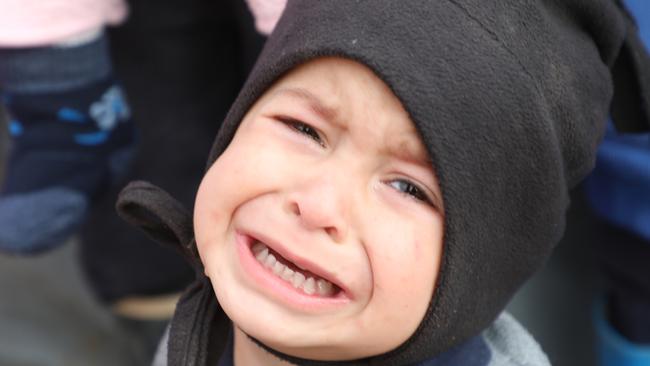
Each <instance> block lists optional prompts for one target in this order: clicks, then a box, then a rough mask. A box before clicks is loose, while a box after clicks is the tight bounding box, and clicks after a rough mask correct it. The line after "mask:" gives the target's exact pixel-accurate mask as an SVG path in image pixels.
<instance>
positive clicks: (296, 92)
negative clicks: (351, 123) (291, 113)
mask: <svg viewBox="0 0 650 366" xmlns="http://www.w3.org/2000/svg"><path fill="white" fill-rule="evenodd" d="M277 93H278V94H288V95H290V96H293V97H296V98H299V99H302V100H304V101H305V102H307V105H308V106H309V108H310V109H311V111H312V112H314V113H315V114H316V115H318V116H319V117H321V118H323V119H325V120H327V121H328V122H331V123H334V124H336V125H339V126H340V127H342V128H344V127H345V126H344V125H343V124H342V123H340V121H339V119H338V111H337V110H336V108H333V107H330V106H328V105H326V104H325V103H323V102H322V101H321V99H320V98H318V97H317V96H316V95H315V94H314V93H312V92H310V91H309V90H307V89H303V88H282V89H280V90H278V91H277Z"/></svg>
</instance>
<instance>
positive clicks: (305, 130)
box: [277, 116, 325, 147]
mask: <svg viewBox="0 0 650 366" xmlns="http://www.w3.org/2000/svg"><path fill="white" fill-rule="evenodd" d="M277 118H278V120H280V121H281V122H282V123H284V124H285V125H287V126H288V127H289V128H291V129H293V130H294V131H296V132H298V133H300V134H302V135H305V136H307V137H309V138H310V139H312V140H314V141H316V143H318V144H319V145H320V146H323V147H324V146H325V142H324V141H323V139H322V138H321V137H320V135H319V134H318V131H316V129H314V128H313V127H311V126H310V125H308V124H306V123H304V122H302V121H299V120H297V119H294V118H291V117H285V116H281V117H277Z"/></svg>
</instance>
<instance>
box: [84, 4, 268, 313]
mask: <svg viewBox="0 0 650 366" xmlns="http://www.w3.org/2000/svg"><path fill="white" fill-rule="evenodd" d="M130 6H131V14H130V17H129V19H128V22H127V23H126V24H125V25H124V26H122V27H120V28H118V29H115V30H112V31H111V32H110V36H111V50H112V51H113V55H114V61H115V69H116V73H117V74H118V75H119V76H120V78H121V79H122V80H123V82H124V87H125V90H126V92H127V95H128V97H129V101H130V103H131V107H132V111H133V116H134V120H135V122H136V123H137V125H138V127H139V131H140V136H139V137H140V138H139V146H138V150H137V154H136V156H135V159H134V163H133V166H132V169H131V170H130V171H129V173H128V174H129V180H136V179H144V180H149V181H152V182H156V184H158V185H160V186H161V187H163V188H164V189H165V190H167V191H168V192H169V193H171V194H172V195H173V196H174V197H175V198H177V199H178V200H179V201H180V202H181V203H182V204H183V205H184V206H185V207H186V208H187V209H188V210H190V211H191V209H192V207H193V203H194V194H195V193H196V189H197V188H198V185H199V182H200V180H201V177H202V175H203V172H204V166H205V156H206V155H207V154H208V152H209V150H210V145H211V143H212V139H213V137H214V135H215V134H216V132H217V130H218V128H219V125H220V123H221V121H222V120H223V118H224V116H225V114H226V112H227V110H228V108H229V107H230V105H231V104H232V101H233V100H234V98H235V97H236V94H237V91H238V90H239V88H240V87H241V85H242V83H243V82H244V80H245V77H246V74H247V72H248V71H249V70H250V67H251V66H252V63H253V62H254V60H255V57H256V55H257V53H258V52H259V49H260V48H261V45H262V43H263V38H262V37H260V36H258V35H256V34H255V31H254V27H253V21H252V18H251V16H250V14H248V13H247V10H246V4H245V3H244V2H243V1H242V0H220V1H213V0H156V1H142V0H133V1H131V2H130ZM118 192H119V189H113V190H110V191H109V192H108V194H106V195H105V196H104V197H102V199H101V200H100V201H99V202H97V204H96V205H94V206H93V207H92V208H91V212H90V213H89V216H88V220H87V223H86V225H85V226H84V228H83V230H82V236H81V238H82V246H81V251H80V256H81V263H82V267H83V269H84V272H85V274H86V275H87V277H88V281H89V283H90V285H91V288H92V289H93V290H94V292H95V293H96V294H97V296H98V297H99V299H100V300H102V301H103V302H107V303H111V302H114V301H117V300H119V299H122V298H124V297H128V296H146V295H160V294H167V293H171V292H177V291H182V290H183V289H184V288H185V287H187V286H188V285H189V284H190V283H191V282H192V280H193V279H194V273H193V270H192V269H191V268H190V267H189V266H188V265H187V264H186V263H185V262H184V260H183V259H182V258H181V257H179V256H178V253H177V252H176V251H175V250H172V249H169V248H168V247H161V246H159V245H157V244H156V243H155V242H154V241H152V240H150V239H149V238H148V237H147V236H146V235H144V234H142V233H140V232H138V231H136V230H134V229H131V228H129V227H128V226H127V225H125V223H124V222H123V221H122V220H120V219H119V218H118V217H117V215H115V210H114V206H115V200H116V199H117V194H118Z"/></svg>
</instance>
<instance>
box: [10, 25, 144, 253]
mask: <svg viewBox="0 0 650 366" xmlns="http://www.w3.org/2000/svg"><path fill="white" fill-rule="evenodd" d="M108 52H109V51H108V45H107V40H106V38H105V36H104V34H103V32H100V31H98V32H96V33H95V34H94V35H86V36H84V37H77V39H75V40H71V41H70V42H67V43H66V44H65V45H60V46H52V47H39V48H23V49H0V90H2V102H3V103H4V104H5V106H6V110H7V111H8V114H9V116H8V117H9V132H10V138H11V146H10V152H9V158H8V162H7V171H6V172H5V181H4V182H2V185H1V188H0V250H2V251H7V252H11V253H33V252H38V251H40V250H45V249H48V248H51V247H54V246H56V245H58V244H61V243H63V242H64V241H65V239H66V238H67V237H69V236H70V235H71V234H72V233H73V232H74V231H75V230H76V229H77V228H78V226H79V224H80V223H81V221H82V220H83V217H84V214H85V212H86V210H87V207H88V205H89V204H90V202H91V200H92V198H93V197H94V196H96V195H97V194H99V193H101V191H102V190H103V189H104V188H106V186H107V185H109V184H110V183H111V182H112V181H114V180H115V179H116V178H118V177H119V176H120V175H121V174H120V172H121V171H123V170H125V169H126V167H127V165H128V164H127V162H128V161H129V159H130V156H131V154H132V149H133V139H134V136H133V124H132V123H131V120H130V116H129V108H128V106H127V104H126V102H125V101H124V98H123V95H122V92H121V89H120V87H119V86H118V85H117V84H116V82H115V79H114V78H113V75H112V69H111V62H110V58H109V53H108Z"/></svg>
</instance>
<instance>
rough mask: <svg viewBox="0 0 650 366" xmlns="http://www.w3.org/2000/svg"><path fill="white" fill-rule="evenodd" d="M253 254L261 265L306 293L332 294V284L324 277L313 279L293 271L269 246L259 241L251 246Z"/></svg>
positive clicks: (325, 295)
mask: <svg viewBox="0 0 650 366" xmlns="http://www.w3.org/2000/svg"><path fill="white" fill-rule="evenodd" d="M251 251H252V252H253V255H254V256H255V258H256V259H257V261H258V262H260V264H262V266H264V267H266V268H267V269H269V270H270V271H271V272H272V273H273V274H275V275H276V276H278V277H279V278H281V279H282V280H284V281H285V282H288V283H290V284H291V285H292V286H293V287H295V288H297V289H301V290H302V291H303V292H304V293H306V294H307V295H313V294H315V293H318V295H320V296H324V297H327V296H332V295H334V285H333V284H332V283H331V282H329V281H326V280H324V279H322V278H321V279H318V280H316V279H314V278H313V277H305V275H304V274H302V273H300V272H298V271H294V270H292V269H291V268H289V267H287V266H285V265H284V264H282V263H281V262H280V261H278V260H277V258H276V257H275V256H274V255H273V254H271V253H270V252H269V248H267V247H266V245H264V244H262V243H260V242H259V241H258V242H256V243H255V244H253V246H252V247H251Z"/></svg>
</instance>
